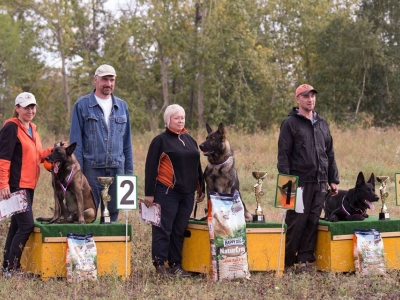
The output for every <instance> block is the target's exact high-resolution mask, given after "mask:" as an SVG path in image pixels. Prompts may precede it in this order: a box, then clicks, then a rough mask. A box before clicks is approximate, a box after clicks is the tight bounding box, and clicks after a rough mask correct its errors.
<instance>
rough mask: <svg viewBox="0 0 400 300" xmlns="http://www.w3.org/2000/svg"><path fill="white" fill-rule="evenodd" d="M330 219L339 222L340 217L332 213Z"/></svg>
mask: <svg viewBox="0 0 400 300" xmlns="http://www.w3.org/2000/svg"><path fill="white" fill-rule="evenodd" d="M329 221H331V222H337V221H339V218H338V216H337V215H330V217H329Z"/></svg>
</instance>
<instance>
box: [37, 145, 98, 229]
mask: <svg viewBox="0 0 400 300" xmlns="http://www.w3.org/2000/svg"><path fill="white" fill-rule="evenodd" d="M75 147H76V143H72V144H71V145H69V146H68V147H65V146H63V145H61V146H56V147H54V149H53V151H52V152H51V154H50V155H49V156H48V157H46V160H47V161H49V162H51V163H53V166H54V167H53V170H52V172H51V173H52V174H51V175H52V185H53V190H54V215H53V217H52V218H42V217H40V218H37V220H38V221H39V222H49V223H55V222H58V223H73V222H78V223H79V224H85V223H92V222H93V221H94V220H96V214H97V212H96V204H95V202H94V198H93V193H92V189H91V188H90V185H89V182H88V181H87V179H86V177H85V176H84V175H83V173H82V171H81V168H80V165H79V163H78V161H77V159H76V157H75V155H74V154H73V152H74V150H75Z"/></svg>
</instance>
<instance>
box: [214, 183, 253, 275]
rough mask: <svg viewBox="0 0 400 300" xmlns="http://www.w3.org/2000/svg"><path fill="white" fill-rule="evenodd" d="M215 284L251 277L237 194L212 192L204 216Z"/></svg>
mask: <svg viewBox="0 0 400 300" xmlns="http://www.w3.org/2000/svg"><path fill="white" fill-rule="evenodd" d="M207 223H208V229H209V234H210V244H211V259H212V272H213V275H212V279H213V280H214V281H218V280H224V279H235V278H250V272H249V264H248V259H247V239H246V221H245V218H244V207H243V203H242V200H241V199H240V194H239V192H238V191H236V190H235V191H234V193H233V194H218V193H211V194H210V201H209V209H208V216H207Z"/></svg>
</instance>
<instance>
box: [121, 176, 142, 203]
mask: <svg viewBox="0 0 400 300" xmlns="http://www.w3.org/2000/svg"><path fill="white" fill-rule="evenodd" d="M116 184H117V186H116V187H117V209H120V210H121V209H124V210H132V209H138V200H137V177H136V175H117V183H116Z"/></svg>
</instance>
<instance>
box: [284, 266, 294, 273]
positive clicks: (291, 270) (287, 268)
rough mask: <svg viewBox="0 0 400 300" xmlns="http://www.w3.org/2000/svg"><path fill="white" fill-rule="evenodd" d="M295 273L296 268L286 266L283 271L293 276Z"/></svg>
mask: <svg viewBox="0 0 400 300" xmlns="http://www.w3.org/2000/svg"><path fill="white" fill-rule="evenodd" d="M294 272H295V267H294V266H285V268H284V269H283V274H287V275H292V274H293V273H294Z"/></svg>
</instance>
